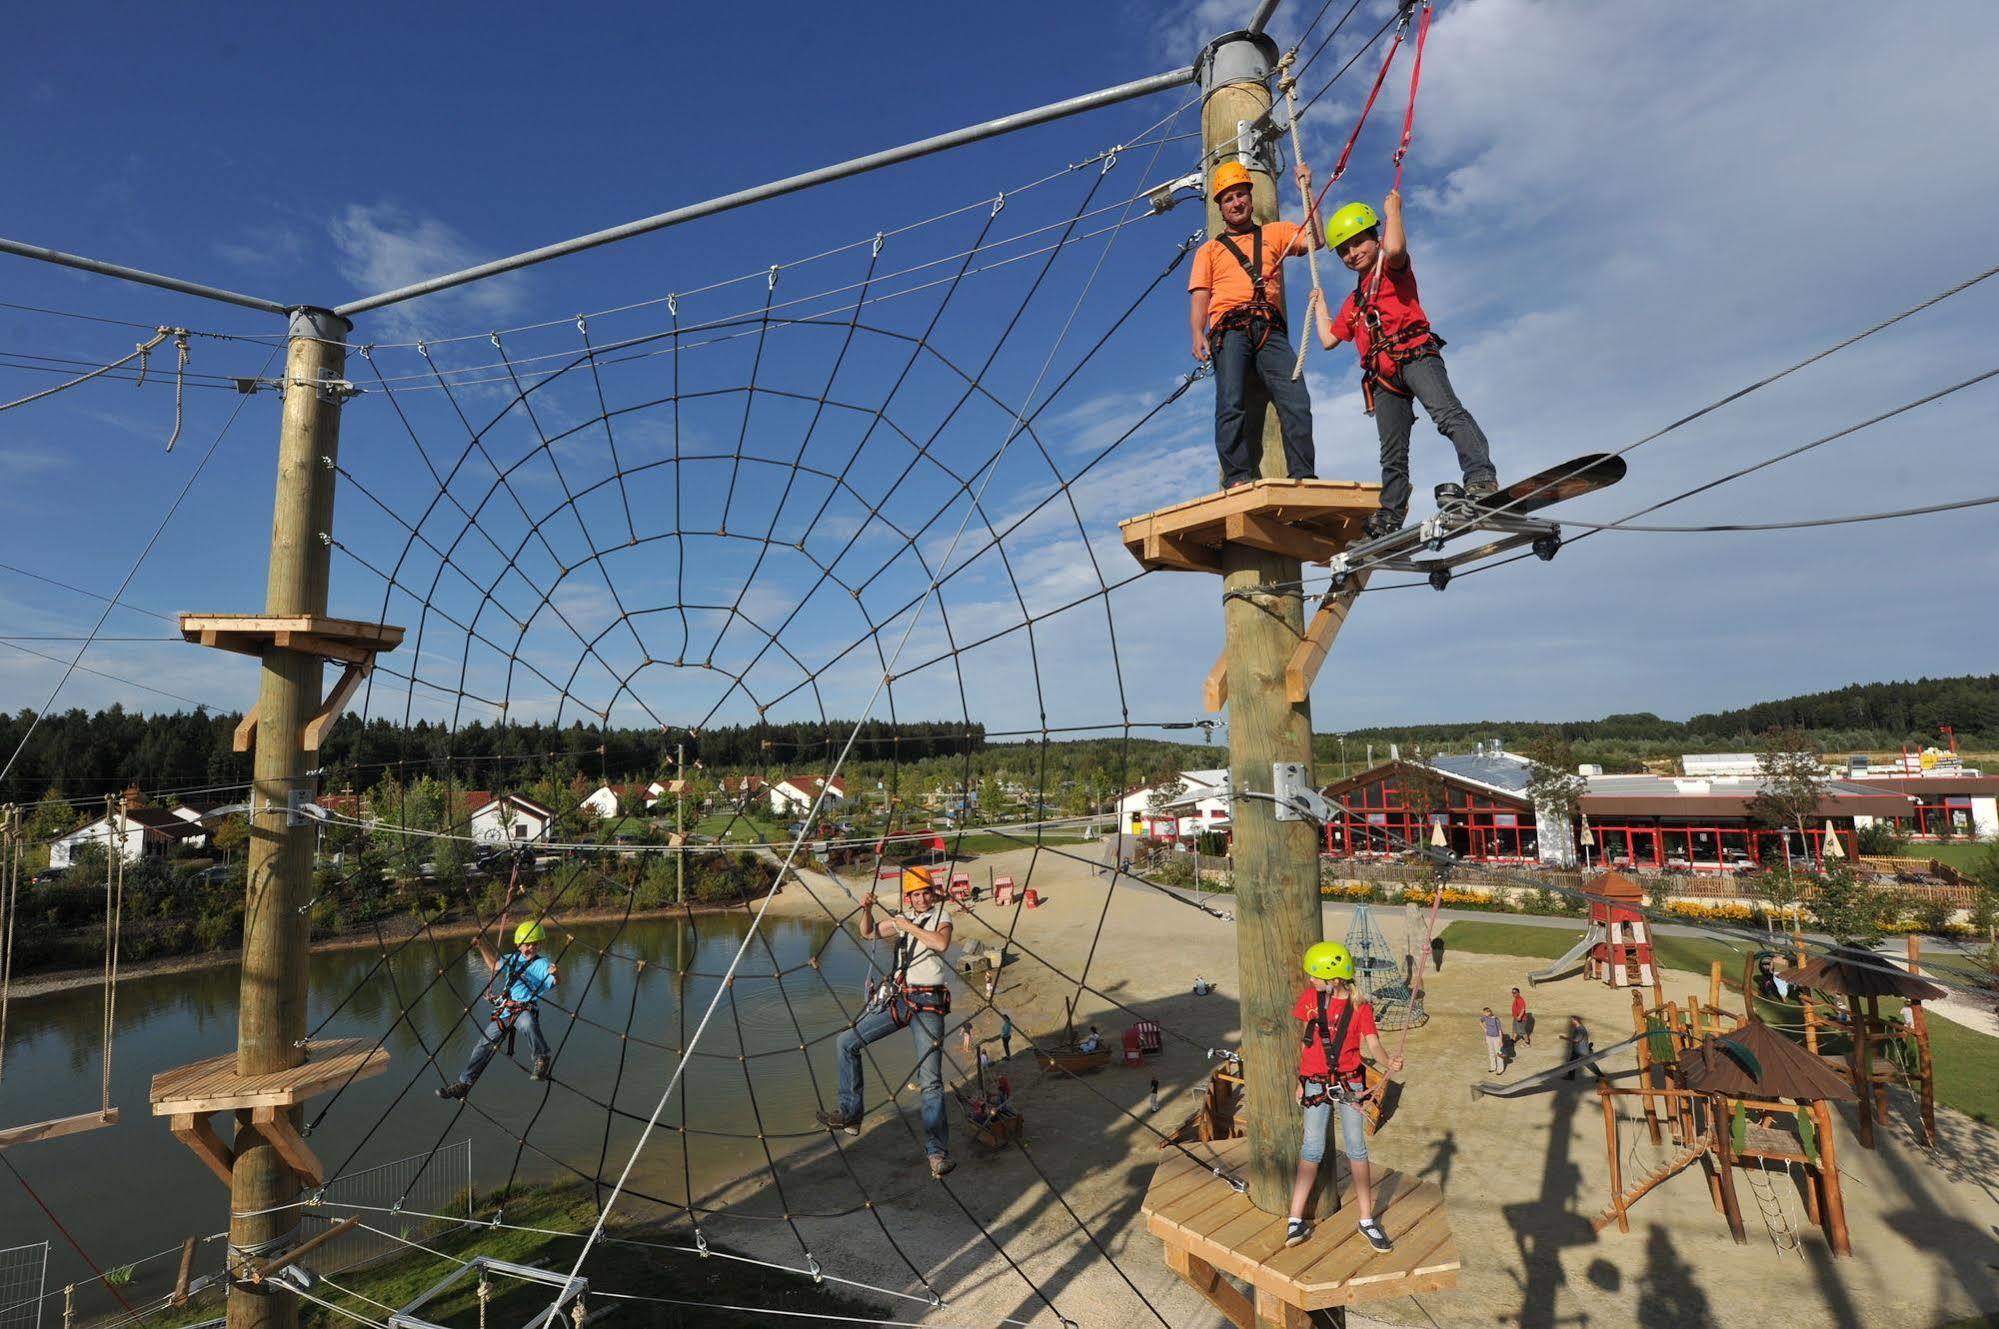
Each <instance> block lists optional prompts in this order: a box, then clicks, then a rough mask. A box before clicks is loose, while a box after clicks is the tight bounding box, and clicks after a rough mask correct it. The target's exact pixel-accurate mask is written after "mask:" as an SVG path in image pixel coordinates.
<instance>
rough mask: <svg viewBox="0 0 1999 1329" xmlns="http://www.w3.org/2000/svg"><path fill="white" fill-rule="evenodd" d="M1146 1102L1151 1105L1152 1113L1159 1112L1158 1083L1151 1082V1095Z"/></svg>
mask: <svg viewBox="0 0 1999 1329" xmlns="http://www.w3.org/2000/svg"><path fill="white" fill-rule="evenodd" d="M1148 1101H1149V1102H1150V1103H1151V1105H1152V1110H1153V1111H1154V1112H1157V1111H1159V1081H1157V1080H1154V1081H1153V1082H1152V1093H1151V1095H1150V1096H1149V1098H1148Z"/></svg>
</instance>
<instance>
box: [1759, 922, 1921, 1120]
mask: <svg viewBox="0 0 1999 1329" xmlns="http://www.w3.org/2000/svg"><path fill="white" fill-rule="evenodd" d="M1921 944H1922V943H1921V941H1920V940H1919V939H1918V938H1916V937H1914V936H1911V937H1909V938H1908V948H1909V972H1907V973H1903V972H1901V971H1899V970H1897V969H1895V968H1893V967H1892V965H1891V964H1890V963H1889V962H1888V961H1886V960H1884V959H1882V958H1881V957H1880V956H1877V955H1874V954H1872V953H1871V952H1866V951H1856V952H1849V951H1834V952H1832V953H1831V954H1828V955H1822V956H1820V957H1819V958H1818V959H1816V960H1813V961H1811V962H1810V963H1809V964H1807V963H1806V962H1805V957H1804V945H1803V942H1802V941H1800V943H1799V945H1798V967H1797V968H1794V969H1793V970H1792V971H1791V972H1789V973H1788V974H1786V975H1785V976H1784V977H1785V981H1786V982H1788V983H1790V984H1791V985H1792V986H1794V987H1796V988H1797V989H1798V990H1799V991H1798V998H1799V1005H1800V1006H1801V1007H1802V1008H1803V1010H1804V1016H1805V1046H1806V1048H1808V1049H1809V1050H1810V1051H1811V1052H1812V1053H1813V1054H1815V1055H1824V1054H1823V1053H1822V1051H1821V1047H1820V1045H1821V1044H1822V1043H1831V1042H1834V1041H1835V1040H1837V1041H1841V1042H1844V1043H1845V1044H1846V1050H1845V1053H1844V1055H1836V1056H1826V1057H1825V1060H1826V1061H1827V1062H1828V1064H1830V1065H1832V1066H1834V1067H1836V1068H1838V1069H1839V1070H1840V1071H1842V1072H1843V1073H1844V1074H1845V1075H1846V1077H1847V1081H1848V1083H1849V1084H1850V1085H1851V1086H1852V1088H1853V1092H1854V1096H1855V1097H1856V1098H1858V1099H1859V1101H1860V1143H1861V1144H1863V1145H1865V1146H1866V1147H1867V1148H1869V1149H1872V1148H1873V1147H1874V1127H1875V1125H1876V1124H1877V1123H1879V1122H1885V1121H1887V1120H1888V1086H1890V1085H1896V1084H1898V1085H1901V1086H1902V1087H1903V1088H1905V1089H1907V1090H1908V1091H1909V1092H1910V1093H1912V1094H1914V1095H1915V1097H1916V1102H1917V1104H1918V1122H1917V1126H1918V1129H1919V1130H1920V1132H1921V1134H1922V1140H1923V1143H1924V1144H1926V1145H1930V1146H1934V1145H1935V1144H1936V1138H1937V1107H1936V1103H1937V1093H1936V1066H1935V1061H1934V1059H1933V1058H1932V1056H1931V1052H1930V1025H1929V1014H1928V1012H1926V1011H1925V1010H1924V1009H1923V1003H1924V1002H1926V1001H1939V1000H1941V999H1942V998H1944V997H1945V996H1947V995H1949V994H1948V993H1947V992H1945V991H1944V989H1942V988H1940V987H1938V986H1937V985H1936V984H1934V983H1931V982H1928V981H1927V980H1925V979H1922V978H1918V977H1917V976H1916V975H1917V973H1918V972H1919V967H1920V962H1921V956H1922V951H1921ZM1827 997H1831V998H1833V1000H1832V1001H1827V1000H1826V998H1827ZM1841 997H1844V998H1845V999H1846V1009H1845V1010H1844V1011H1841V1010H1840V1009H1839V1006H1838V999H1839V998H1841ZM1883 997H1894V998H1899V999H1900V1000H1901V1001H1902V1002H1903V1003H1905V1005H1906V1007H1907V1009H1908V1011H1909V1019H1908V1021H1907V1022H1906V1023H1905V1022H1903V1021H1902V1020H1900V1019H1898V1018H1895V1017H1892V1016H1890V1017H1884V1016H1883V1015H1882V1014H1881V999H1882V998H1883Z"/></svg>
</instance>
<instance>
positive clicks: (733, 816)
mask: <svg viewBox="0 0 1999 1329" xmlns="http://www.w3.org/2000/svg"><path fill="white" fill-rule="evenodd" d="M687 829H688V830H689V831H691V832H693V833H694V834H695V835H705V836H707V837H708V838H709V839H711V840H714V839H720V840H722V841H723V843H725V844H775V843H777V842H779V841H788V840H790V838H791V837H790V835H788V834H786V833H785V832H784V830H783V828H782V827H774V826H769V825H766V824H764V823H763V822H760V821H757V820H754V819H752V818H749V817H745V816H743V815H742V814H741V813H738V812H716V813H713V814H711V815H709V816H706V817H703V818H702V819H701V820H700V821H697V822H695V823H694V824H693V825H692V826H690V827H688V828H687Z"/></svg>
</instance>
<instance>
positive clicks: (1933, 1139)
mask: <svg viewBox="0 0 1999 1329" xmlns="http://www.w3.org/2000/svg"><path fill="white" fill-rule="evenodd" d="M1908 941H1909V972H1910V973H1911V974H1920V973H1922V972H1923V966H1922V956H1923V943H1922V939H1921V938H1920V937H1918V936H1917V935H1916V934H1915V933H1913V932H1911V933H1910V934H1909V937H1908ZM1909 1009H1910V1010H1912V1011H1914V1012H1915V1015H1914V1021H1915V1030H1916V1075H1917V1077H1918V1078H1917V1082H1916V1093H1917V1095H1918V1096H1919V1097H1920V1098H1921V1100H1922V1112H1923V1143H1924V1144H1925V1145H1927V1146H1929V1147H1930V1148H1932V1149H1934V1148H1936V1144H1937V1082H1936V1066H1935V1064H1934V1063H1933V1062H1932V1061H1931V1060H1930V1017H1929V1014H1928V1012H1926V1011H1924V1010H1923V1003H1921V1002H1920V1001H1912V1002H1910V1003H1909Z"/></svg>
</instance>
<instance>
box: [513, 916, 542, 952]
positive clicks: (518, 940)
mask: <svg viewBox="0 0 1999 1329" xmlns="http://www.w3.org/2000/svg"><path fill="white" fill-rule="evenodd" d="M547 935H548V934H547V933H546V932H543V931H542V930H541V924H539V923H535V922H527V923H522V924H521V925H520V926H518V927H516V928H515V929H514V945H516V946H525V945H527V944H528V943H529V942H531V941H540V940H541V939H542V938H543V937H546V936H547Z"/></svg>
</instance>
